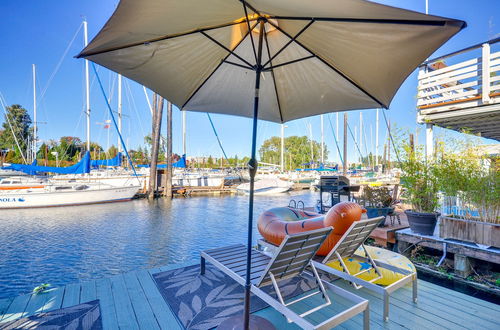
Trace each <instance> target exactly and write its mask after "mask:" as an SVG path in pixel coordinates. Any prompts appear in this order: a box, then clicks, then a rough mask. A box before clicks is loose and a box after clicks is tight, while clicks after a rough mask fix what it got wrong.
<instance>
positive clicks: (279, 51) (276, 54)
mask: <svg viewBox="0 0 500 330" xmlns="http://www.w3.org/2000/svg"><path fill="white" fill-rule="evenodd" d="M313 23H314V20H311V21H310V22H309V23H308V24H307V25H306V26H304V27H303V28H302V29H301V30H300V31H299V32H298V33H297V34H296V35H295V37H293V38H292V39H290V40H288V42H287V43H286V44H285V45H284V46H283V47H281V49H280V50H278V51H277V52H276V53H275V54H274V55H273V57H269V60H268V61H267V62H266V63H264V65H262V66H263V67H265V66H266V65H268V64H269V63H271V61H272V60H274V59H275V58H276V56H278V55H279V54H280V53H281V52H282V51H284V50H285V48H287V47H288V46H289V45H290V44H291V43H292V42H294V41H295V40H296V39H297V38H298V37H299V36H300V35H301V34H302V33H304V31H305V30H307V29H308V28H309V27H310V26H311V25H312V24H313Z"/></svg>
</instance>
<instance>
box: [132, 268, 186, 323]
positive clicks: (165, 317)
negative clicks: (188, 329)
mask: <svg viewBox="0 0 500 330" xmlns="http://www.w3.org/2000/svg"><path fill="white" fill-rule="evenodd" d="M137 279H138V280H139V282H140V284H141V286H142V289H143V290H144V294H145V295H146V298H147V299H148V301H149V304H150V306H151V309H152V310H153V313H154V315H155V317H156V320H157V321H158V324H159V325H160V327H161V328H162V329H172V330H177V329H179V330H181V329H183V327H182V326H181V325H180V324H179V321H178V320H177V317H176V316H175V315H174V314H173V312H172V310H171V309H170V306H169V305H168V304H167V303H166V301H165V299H163V296H162V295H161V293H160V292H159V291H158V288H157V287H156V284H155V282H154V280H153V278H152V277H151V273H150V272H148V271H147V270H143V271H139V272H137Z"/></svg>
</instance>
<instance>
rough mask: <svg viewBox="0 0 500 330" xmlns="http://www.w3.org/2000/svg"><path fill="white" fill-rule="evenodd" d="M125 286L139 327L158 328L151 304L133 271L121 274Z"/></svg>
mask: <svg viewBox="0 0 500 330" xmlns="http://www.w3.org/2000/svg"><path fill="white" fill-rule="evenodd" d="M123 279H124V281H125V286H126V287H127V290H128V293H129V296H130V302H131V303H132V308H134V312H135V315H136V316H137V322H138V323H139V328H141V329H145V330H147V329H160V327H159V325H158V322H157V321H156V318H155V315H154V313H153V311H152V310H151V306H150V304H149V302H148V299H147V298H146V295H145V294H144V291H143V290H142V287H141V284H140V283H139V281H138V280H137V276H136V274H135V272H134V273H126V274H124V275H123Z"/></svg>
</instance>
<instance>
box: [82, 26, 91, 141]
mask: <svg viewBox="0 0 500 330" xmlns="http://www.w3.org/2000/svg"><path fill="white" fill-rule="evenodd" d="M88 42H89V40H88V32H87V20H83V45H84V47H87V44H88ZM85 110H86V115H87V151H90V84H89V61H88V60H87V59H85Z"/></svg>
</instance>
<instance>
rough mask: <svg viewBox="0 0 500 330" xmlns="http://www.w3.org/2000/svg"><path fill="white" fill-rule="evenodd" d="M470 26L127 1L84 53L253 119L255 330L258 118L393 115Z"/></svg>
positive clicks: (352, 11) (298, 3)
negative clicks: (409, 80)
mask: <svg viewBox="0 0 500 330" xmlns="http://www.w3.org/2000/svg"><path fill="white" fill-rule="evenodd" d="M464 26H465V23H464V22H462V21H457V20H453V19H448V18H442V17H436V16H428V15H423V14H419V13H416V12H412V11H407V10H402V9H397V8H392V7H388V6H383V5H379V4H375V3H371V2H367V1H362V0H336V1H329V0H315V1H314V2H311V1H306V0H250V1H244V0H240V1H238V0H204V1H199V0H141V1H137V0H122V1H121V2H120V4H119V5H118V8H117V9H116V11H115V13H114V14H113V16H112V17H111V18H110V20H109V21H108V22H107V23H106V25H105V26H104V28H103V29H102V30H101V32H99V34H98V35H97V36H96V37H95V38H94V40H92V42H91V43H90V44H89V45H88V46H87V47H86V48H85V49H84V50H83V51H82V53H81V54H80V55H79V56H80V57H85V58H87V59H89V60H91V61H93V62H96V63H99V64H101V65H103V66H105V67H107V68H109V69H111V70H113V71H117V72H119V73H121V74H122V75H124V76H126V77H128V78H131V79H133V80H136V81H138V82H139V83H141V84H143V85H145V86H147V87H149V88H150V89H152V90H154V91H156V92H157V93H158V94H160V95H162V96H163V97H165V98H166V99H168V100H169V101H171V102H172V103H174V104H176V105H177V106H178V107H179V108H180V109H182V110H190V111H202V112H216V113H225V114H232V115H239V116H245V117H252V118H253V131H252V154H251V160H250V162H249V169H250V194H249V207H248V236H247V264H246V274H245V308H244V316H243V322H244V327H245V329H247V328H248V327H249V325H250V324H251V322H253V321H251V319H250V317H249V314H250V307H249V306H250V305H249V304H250V288H251V283H250V274H251V263H250V261H251V249H252V221H253V195H254V194H253V192H254V181H255V173H256V170H257V161H256V159H255V155H256V136H257V119H258V118H260V119H264V120H269V121H274V122H285V121H288V120H293V119H298V118H302V117H307V116H312V115H317V114H321V113H327V112H332V111H343V110H351V109H365V108H373V107H384V108H387V107H388V106H389V104H390V102H391V100H392V98H393V97H394V94H395V93H396V92H397V90H398V88H399V86H400V85H401V83H402V82H403V81H404V79H405V78H406V77H407V76H408V75H409V74H410V73H411V72H412V71H413V70H414V69H415V68H416V67H417V65H419V64H420V63H421V62H422V61H423V60H424V59H425V58H426V57H428V56H429V55H430V54H431V53H433V52H434V51H435V50H436V49H437V48H438V47H439V46H440V45H441V44H442V43H444V42H445V41H446V40H448V39H449V38H450V37H452V36H453V35H454V34H455V33H457V32H458V31H459V30H460V29H461V28H463V27H464ZM252 98H253V104H252V102H251V100H252ZM238 320H240V319H239V318H235V319H230V320H229V321H228V323H227V324H226V325H227V326H228V328H231V329H232V328H233V324H232V322H238ZM256 322H258V321H256Z"/></svg>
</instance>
